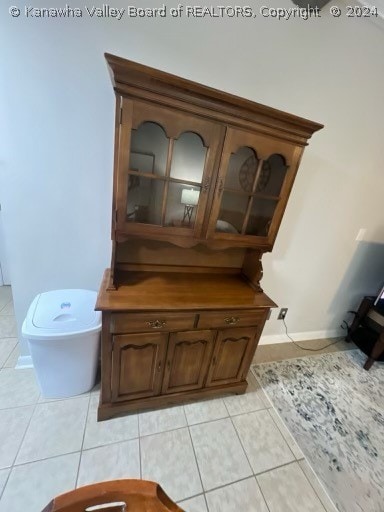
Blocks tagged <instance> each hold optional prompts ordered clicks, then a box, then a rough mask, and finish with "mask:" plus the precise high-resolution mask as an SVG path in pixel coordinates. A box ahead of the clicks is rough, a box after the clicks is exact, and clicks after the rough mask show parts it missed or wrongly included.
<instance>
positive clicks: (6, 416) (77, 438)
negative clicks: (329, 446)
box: [0, 287, 336, 512]
mask: <svg viewBox="0 0 384 512" xmlns="http://www.w3.org/2000/svg"><path fill="white" fill-rule="evenodd" d="M16 341H17V340H16V331H15V322H14V316H13V310H12V298H11V291H10V289H9V287H1V288H0V512H22V511H23V512H24V511H25V510H28V511H29V512H39V511H41V510H42V509H43V508H44V506H45V505H46V504H47V503H48V502H49V501H50V499H51V498H52V497H53V496H55V495H57V494H60V493H62V492H65V491H68V490H70V489H73V488H74V487H76V486H81V485H86V484H90V483H93V482H97V481H102V480H110V479H115V478H129V477H133V478H144V479H150V480H155V481H157V482H159V483H160V484H161V485H162V487H163V488H164V490H165V491H166V492H167V493H168V494H169V495H170V497H172V499H173V500H174V501H177V502H179V504H180V506H181V507H182V508H183V509H184V510H186V511H187V512H208V511H209V512H240V511H241V512H293V511H294V512H325V511H326V512H335V511H336V509H335V507H334V506H333V504H332V503H331V502H330V500H329V499H328V497H327V495H326V494H325V492H324V490H323V489H322V487H321V486H320V484H319V482H318V480H317V478H316V477H315V476H314V473H313V472H312V470H311V468H310V467H309V465H308V464H307V462H306V461H305V459H304V457H303V454H302V452H301V450H300V448H299V447H298V446H297V445H296V443H295V441H294V440H293V438H292V437H291V435H290V433H289V432H288V431H287V430H286V428H285V427H284V425H283V423H282V422H281V420H280V419H279V417H278V416H277V414H276V412H275V411H274V409H273V408H272V404H271V403H270V401H269V399H268V398H267V396H266V395H265V394H264V392H263V390H262V389H260V387H259V386H258V384H257V382H256V381H255V380H254V378H253V377H252V376H250V385H249V388H248V391H247V393H246V394H245V395H242V396H228V397H224V398H220V399H215V400H209V401H201V402H196V403H192V404H188V405H184V406H178V407H172V408H167V409H161V410H155V411H149V412H142V413H140V414H131V415H129V416H125V417H120V418H115V419H111V420H108V421H104V422H101V423H97V422H96V410H97V403H98V390H97V389H95V390H94V391H92V392H90V393H87V394H85V395H82V396H79V397H76V398H70V399H65V400H44V399H43V398H42V397H41V395H40V393H39V390H38V387H37V384H36V381H35V378H34V372H33V370H15V369H14V365H15V363H16V361H17V357H18V352H17V346H16Z"/></svg>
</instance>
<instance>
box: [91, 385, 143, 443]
mask: <svg viewBox="0 0 384 512" xmlns="http://www.w3.org/2000/svg"><path fill="white" fill-rule="evenodd" d="M98 405H99V397H98V396H97V395H96V394H91V401H90V404H89V411H88V417H87V424H86V427H85V437H84V449H88V448H95V447H97V446H103V445H106V444H110V443H115V442H119V441H126V440H128V439H134V438H135V437H139V426H138V415H137V414H128V415H126V416H122V417H120V418H112V419H110V420H105V421H97V407H98Z"/></svg>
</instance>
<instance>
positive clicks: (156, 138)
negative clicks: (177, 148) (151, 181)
mask: <svg viewBox="0 0 384 512" xmlns="http://www.w3.org/2000/svg"><path fill="white" fill-rule="evenodd" d="M168 144H169V139H168V138H167V136H166V134H165V132H164V130H163V128H162V127H161V126H160V125H159V124H157V123H152V122H149V121H148V122H145V123H143V124H141V125H140V126H139V127H138V128H137V130H132V135H131V154H130V159H129V169H130V170H131V171H139V172H146V173H151V174H157V175H159V176H164V175H165V169H166V165H167V154H168Z"/></svg>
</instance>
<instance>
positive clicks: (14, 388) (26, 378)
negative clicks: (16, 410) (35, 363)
mask: <svg viewBox="0 0 384 512" xmlns="http://www.w3.org/2000/svg"><path fill="white" fill-rule="evenodd" d="M39 395H40V391H39V388H38V386H37V383H36V378H35V373H34V371H33V370H15V369H11V368H3V369H2V370H0V409H9V408H10V407H21V406H23V405H31V404H35V403H36V402H37V400H38V399H39Z"/></svg>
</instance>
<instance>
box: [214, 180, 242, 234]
mask: <svg viewBox="0 0 384 512" xmlns="http://www.w3.org/2000/svg"><path fill="white" fill-rule="evenodd" d="M248 201H249V197H248V196H245V195H242V194H236V193H233V192H227V191H225V190H224V192H223V195H222V198H221V204H220V213H219V218H218V219H217V222H216V231H219V232H223V233H241V230H242V226H243V222H244V217H245V214H246V211H247V206H248Z"/></svg>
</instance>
